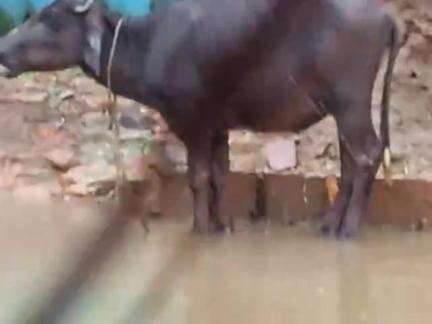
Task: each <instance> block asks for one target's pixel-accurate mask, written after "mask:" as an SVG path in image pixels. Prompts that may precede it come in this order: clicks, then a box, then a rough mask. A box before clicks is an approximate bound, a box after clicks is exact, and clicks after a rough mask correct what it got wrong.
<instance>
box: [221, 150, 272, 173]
mask: <svg viewBox="0 0 432 324" xmlns="http://www.w3.org/2000/svg"><path fill="white" fill-rule="evenodd" d="M265 164H266V158H265V156H264V155H263V154H262V152H261V151H257V152H255V153H247V154H238V155H233V154H230V169H231V170H232V171H234V172H242V173H255V172H262V171H264V168H265Z"/></svg>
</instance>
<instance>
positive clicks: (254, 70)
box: [0, 0, 400, 236]
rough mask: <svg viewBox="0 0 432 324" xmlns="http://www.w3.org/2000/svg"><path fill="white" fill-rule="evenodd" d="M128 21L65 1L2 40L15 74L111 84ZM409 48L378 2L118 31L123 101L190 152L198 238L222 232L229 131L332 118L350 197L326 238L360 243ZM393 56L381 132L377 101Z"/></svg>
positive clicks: (213, 10)
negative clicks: (159, 118)
mask: <svg viewBox="0 0 432 324" xmlns="http://www.w3.org/2000/svg"><path fill="white" fill-rule="evenodd" d="M119 19H120V17H119V16H118V15H117V14H115V13H113V12H111V11H109V9H108V8H107V7H105V6H104V5H103V4H101V3H99V2H98V1H92V0H58V1H55V2H54V3H53V4H52V5H51V6H49V7H47V8H46V9H44V10H43V11H42V12H40V13H39V14H37V15H36V16H34V17H33V18H31V19H30V20H29V21H28V22H27V23H26V24H25V25H24V26H23V27H22V28H20V30H19V31H18V32H17V33H15V34H12V35H9V36H7V37H5V38H2V39H1V40H0V64H2V65H3V67H2V72H3V74H4V75H7V76H10V77H12V76H16V75H18V74H20V73H22V72H25V71H32V70H55V69H63V68H66V67H70V66H76V65H78V66H81V67H82V68H83V70H84V71H85V72H86V73H87V74H88V75H90V76H92V77H93V78H95V79H96V80H98V81H99V82H100V83H102V84H105V85H106V83H107V61H108V56H109V52H110V49H111V46H112V43H113V35H114V30H115V27H116V25H117V24H118V22H119ZM399 45H400V39H399V32H398V29H397V27H396V25H395V22H394V20H393V19H392V18H391V16H390V15H389V14H388V13H387V11H386V10H385V9H384V8H383V7H382V6H381V5H380V4H379V3H378V2H377V1H375V0H349V1H348V0H219V1H214V0H195V1H193V0H189V1H178V2H175V3H174V4H172V5H169V6H167V7H164V8H160V9H159V10H156V12H155V13H153V14H151V15H149V16H146V17H143V18H139V19H127V20H126V21H125V23H124V26H123V27H122V29H121V30H120V35H119V42H118V46H117V49H116V56H115V59H114V64H113V70H112V77H113V88H114V91H115V92H116V93H118V94H120V95H123V96H126V97H129V98H132V99H135V100H137V101H139V102H141V103H143V104H146V105H149V106H151V107H153V108H155V109H157V110H158V111H160V112H161V113H162V115H163V116H164V118H165V119H166V121H167V122H168V124H169V126H170V128H171V130H172V131H174V132H175V133H176V134H177V135H178V136H179V137H180V139H181V140H182V141H183V142H184V143H185V144H186V146H187V149H188V165H189V171H188V173H189V177H190V186H191V189H192V192H193V198H194V207H193V210H194V229H195V230H197V231H204V232H205V231H208V230H210V229H214V228H216V229H220V228H223V223H222V221H221V218H220V216H221V215H220V214H221V202H222V200H223V196H224V192H225V182H226V175H227V172H228V169H229V159H228V150H229V147H228V131H229V130H230V129H234V128H249V129H252V130H256V131H265V132H272V131H278V132H279V131H289V132H298V131H300V130H302V129H305V128H306V127H308V126H310V125H312V124H314V123H316V122H317V121H319V120H321V119H322V118H323V117H324V116H325V115H328V114H330V115H332V116H333V117H334V118H335V120H336V123H337V127H338V132H339V142H340V151H341V162H342V163H341V164H342V170H341V171H342V172H341V174H342V180H341V193H340V196H339V197H338V199H337V201H336V203H335V205H334V206H333V208H332V209H331V210H330V211H328V212H327V214H326V215H325V218H324V225H323V227H322V229H323V230H324V231H326V232H329V233H334V234H336V235H339V236H350V235H352V234H354V233H355V232H356V231H357V229H358V225H359V221H360V219H361V217H362V215H363V214H364V213H365V212H366V209H367V206H368V202H369V196H370V191H371V185H372V182H373V180H374V177H375V174H376V171H377V169H378V167H379V165H380V163H381V161H382V156H383V152H384V149H385V148H386V147H387V146H388V145H389V134H388V106H389V97H390V94H389V92H390V83H391V78H392V70H393V65H394V62H395V59H396V56H397V52H398V49H399ZM387 50H388V51H389V62H388V66H387V70H386V75H385V82H384V90H383V100H382V107H381V109H382V112H381V117H382V122H381V127H380V132H379V135H378V136H377V135H376V133H375V131H374V128H373V125H372V122H371V94H372V88H373V85H374V81H375V78H376V75H377V71H378V69H379V67H380V61H381V59H382V58H383V57H384V54H385V52H386V51H387Z"/></svg>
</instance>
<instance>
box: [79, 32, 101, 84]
mask: <svg viewBox="0 0 432 324" xmlns="http://www.w3.org/2000/svg"><path fill="white" fill-rule="evenodd" d="M102 35H103V30H102V28H98V27H97V26H91V27H90V28H89V29H88V32H87V36H86V45H85V47H84V62H85V63H86V65H87V66H88V67H90V69H91V70H92V72H93V73H94V74H95V75H96V76H100V75H101V53H102Z"/></svg>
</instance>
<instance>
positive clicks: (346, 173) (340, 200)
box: [321, 136, 354, 236]
mask: <svg viewBox="0 0 432 324" xmlns="http://www.w3.org/2000/svg"><path fill="white" fill-rule="evenodd" d="M339 151H340V161H341V183H340V192H339V194H338V197H337V198H336V201H335V203H334V205H333V206H331V207H330V209H329V211H328V212H327V213H326V214H325V215H324V217H323V220H322V225H321V231H322V232H323V233H324V234H326V235H331V236H332V235H336V234H337V232H338V230H339V228H340V226H341V224H342V219H343V217H344V215H345V213H346V210H347V207H348V204H349V202H350V198H351V194H352V187H353V176H354V161H353V159H352V157H351V155H350V153H349V150H348V149H347V147H346V146H345V143H344V141H342V140H341V138H340V136H339Z"/></svg>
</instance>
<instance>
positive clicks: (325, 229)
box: [319, 211, 342, 237]
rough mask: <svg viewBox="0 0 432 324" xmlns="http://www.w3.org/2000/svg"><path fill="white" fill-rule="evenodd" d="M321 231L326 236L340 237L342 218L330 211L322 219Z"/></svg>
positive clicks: (320, 223)
mask: <svg viewBox="0 0 432 324" xmlns="http://www.w3.org/2000/svg"><path fill="white" fill-rule="evenodd" d="M320 219H321V220H320V222H319V230H320V232H321V233H322V234H324V235H326V236H334V237H337V236H338V232H339V228H340V223H341V219H342V217H341V216H340V215H339V214H337V213H336V212H334V211H329V212H327V213H325V214H324V216H322V217H320Z"/></svg>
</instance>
